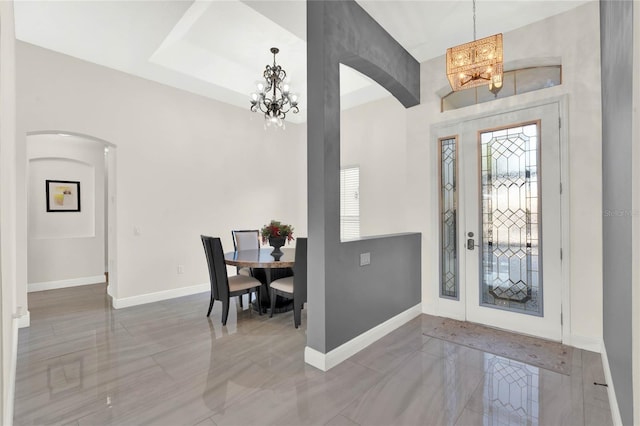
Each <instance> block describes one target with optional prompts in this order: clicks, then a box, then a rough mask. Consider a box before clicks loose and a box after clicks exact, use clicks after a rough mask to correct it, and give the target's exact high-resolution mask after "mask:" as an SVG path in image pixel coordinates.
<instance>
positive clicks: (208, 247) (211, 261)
mask: <svg viewBox="0 0 640 426" xmlns="http://www.w3.org/2000/svg"><path fill="white" fill-rule="evenodd" d="M200 238H201V239H202V245H203V246H204V253H205V255H206V256H207V266H208V267H209V281H211V292H212V293H213V298H214V299H216V300H225V299H226V298H228V297H229V279H228V277H227V266H226V265H225V263H224V251H223V250H222V242H221V241H220V238H217V237H215V238H214V237H208V236H206V235H201V236H200Z"/></svg>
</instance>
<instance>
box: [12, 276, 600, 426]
mask: <svg viewBox="0 0 640 426" xmlns="http://www.w3.org/2000/svg"><path fill="white" fill-rule="evenodd" d="M208 298H209V296H208V294H205V293H203V294H198V295H193V296H187V297H182V298H179V299H173V300H168V301H163V302H157V303H152V304H147V305H142V306H136V307H131V308H125V309H119V310H113V309H111V308H110V300H109V297H108V296H107V295H106V288H105V285H103V284H99V285H92V286H83V287H75V288H68V289H60V290H51V291H43V292H37V293H30V294H29V310H30V313H31V327H30V328H26V329H21V330H20V335H19V348H18V365H17V377H16V399H15V417H14V424H15V425H49V424H58V425H142V424H145V425H160V426H164V425H166V426H173V425H200V426H205V425H206V426H215V425H220V426H221V425H271V424H274V425H306V424H313V425H334V426H338V425H512V424H513V425H598V426H601V425H609V424H611V414H610V410H609V403H608V398H607V390H606V388H605V387H603V386H599V385H594V382H597V383H603V382H604V374H603V372H602V364H601V360H600V355H599V354H596V353H592V352H587V351H582V350H579V349H575V350H574V351H573V354H572V360H571V363H572V365H571V370H570V371H571V373H570V374H569V375H564V374H558V373H555V372H553V371H550V370H545V369H542V368H538V367H534V366H531V365H528V364H525V363H523V362H518V361H514V360H511V359H507V358H504V357H500V356H497V355H493V354H489V353H485V352H482V351H480V350H477V349H473V348H469V347H467V346H461V345H457V344H454V343H450V342H447V341H444V340H440V339H438V338H435V337H429V336H426V335H423V331H424V330H425V329H426V328H427V324H428V323H429V321H431V320H432V318H433V317H429V316H426V315H422V316H420V317H417V318H415V319H414V320H412V321H410V322H409V323H407V324H405V325H404V326H403V327H401V328H399V329H398V330H396V331H394V332H393V333H391V334H389V335H387V336H385V337H384V338H382V339H381V340H379V341H377V342H376V343H374V344H373V345H371V346H370V347H368V348H367V349H365V350H363V351H361V352H359V353H358V354H356V355H354V356H353V357H351V358H350V359H348V360H347V361H345V362H343V363H342V364H340V365H339V366H337V367H335V368H333V369H332V370H330V371H329V372H326V373H323V372H321V371H319V370H317V369H315V368H313V367H311V366H309V365H306V364H305V363H304V357H303V349H304V346H305V341H306V335H305V330H304V326H305V325H306V318H304V317H303V326H302V327H301V328H299V329H298V330H296V329H295V328H294V327H293V318H292V313H291V312H289V313H285V314H279V315H275V316H274V317H273V318H269V317H268V315H262V316H258V315H257V314H256V313H255V312H249V311H248V310H241V309H240V308H239V307H238V306H237V304H232V308H231V310H230V313H229V321H228V323H227V326H226V327H223V326H222V325H221V323H220V304H219V303H216V304H215V307H214V311H213V313H212V315H211V318H210V319H207V318H206V316H205V314H206V309H207V307H208ZM245 306H246V304H245ZM303 312H304V311H303Z"/></svg>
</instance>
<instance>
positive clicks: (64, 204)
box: [45, 179, 80, 213]
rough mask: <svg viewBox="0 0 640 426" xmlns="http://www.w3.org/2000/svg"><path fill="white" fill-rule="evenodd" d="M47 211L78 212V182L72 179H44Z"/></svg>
mask: <svg viewBox="0 0 640 426" xmlns="http://www.w3.org/2000/svg"><path fill="white" fill-rule="evenodd" d="M45 187H46V192H47V212H51V213H56V212H79V211H80V182H79V181H74V180H53V179H51V180H50V179H47V180H46V181H45Z"/></svg>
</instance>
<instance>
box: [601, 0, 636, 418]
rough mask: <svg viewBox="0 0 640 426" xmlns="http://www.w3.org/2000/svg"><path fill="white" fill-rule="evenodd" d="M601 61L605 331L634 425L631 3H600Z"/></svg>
mask: <svg viewBox="0 0 640 426" xmlns="http://www.w3.org/2000/svg"><path fill="white" fill-rule="evenodd" d="M600 32H601V35H600V37H601V40H600V44H601V57H602V181H603V182H602V192H603V199H602V206H603V210H604V211H603V224H602V229H603V274H604V277H603V279H604V282H603V292H604V294H603V304H604V306H603V318H604V324H603V332H604V342H605V346H606V350H607V357H608V359H609V367H610V368H611V376H612V378H613V385H614V387H615V391H616V398H617V399H618V406H619V408H620V414H621V416H622V421H623V423H624V424H625V425H631V424H633V376H632V374H631V373H632V371H633V369H632V367H633V365H632V342H633V338H632V293H631V291H632V290H631V279H632V278H631V276H632V267H633V265H632V252H631V235H632V234H631V216H632V214H633V211H632V204H631V201H632V192H631V190H632V179H631V175H632V173H631V172H632V161H631V160H632V156H631V146H632V101H633V97H632V91H631V87H632V83H633V2H631V1H620V0H606V1H605V0H601V1H600Z"/></svg>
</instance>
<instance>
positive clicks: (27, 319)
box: [18, 311, 31, 328]
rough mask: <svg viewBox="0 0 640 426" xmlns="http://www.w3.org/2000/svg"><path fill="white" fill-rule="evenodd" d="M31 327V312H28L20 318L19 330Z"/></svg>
mask: <svg viewBox="0 0 640 426" xmlns="http://www.w3.org/2000/svg"><path fill="white" fill-rule="evenodd" d="M30 325H31V312H29V311H27V313H26V314H24V315H22V316H20V317H18V328H26V327H29V326H30Z"/></svg>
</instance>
